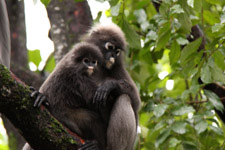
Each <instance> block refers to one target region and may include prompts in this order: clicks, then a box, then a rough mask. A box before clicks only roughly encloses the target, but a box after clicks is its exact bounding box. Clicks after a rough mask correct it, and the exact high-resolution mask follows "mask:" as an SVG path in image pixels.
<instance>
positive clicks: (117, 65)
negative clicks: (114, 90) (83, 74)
mask: <svg viewBox="0 0 225 150" xmlns="http://www.w3.org/2000/svg"><path fill="white" fill-rule="evenodd" d="M85 40H86V41H87V42H88V43H92V44H94V45H96V46H98V47H99V49H100V50H101V52H102V54H103V57H104V62H103V65H102V67H101V70H102V71H103V75H104V78H108V79H109V80H114V81H117V82H118V83H119V84H120V86H121V87H122V88H121V89H122V90H123V91H122V92H121V93H124V94H127V95H128V96H124V94H123V95H121V96H119V97H118V98H117V99H114V101H115V104H114V105H112V106H111V107H112V108H111V109H112V110H111V114H110V118H109V125H108V129H107V147H108V149H109V150H132V149H133V148H134V143H135V139H136V130H137V126H138V110H139V107H140V96H139V93H138V90H137V87H136V85H135V83H134V82H133V80H132V79H131V77H130V75H129V74H128V72H127V71H126V69H125V66H124V65H123V55H122V54H120V55H119V56H115V52H116V51H117V50H118V49H120V50H122V51H125V49H126V40H125V36H124V34H123V32H122V31H121V29H120V28H119V27H118V26H117V25H115V24H112V25H108V26H104V25H97V26H94V27H93V28H92V29H91V30H90V31H89V33H88V36H87V37H86V39H85ZM107 42H110V43H112V44H113V45H115V49H113V50H108V49H106V47H105V44H106V43H107ZM111 57H114V58H115V62H114V64H113V65H112V66H111V67H110V68H109V67H107V62H109V60H110V58H111ZM105 82H107V80H106V81H105ZM102 85H103V86H104V83H103V84H102ZM134 120H135V121H134ZM121 121H122V123H121ZM120 131H122V132H120Z"/></svg>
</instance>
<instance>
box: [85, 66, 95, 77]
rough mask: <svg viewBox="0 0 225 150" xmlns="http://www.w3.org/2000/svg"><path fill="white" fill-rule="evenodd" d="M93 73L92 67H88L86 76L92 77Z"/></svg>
mask: <svg viewBox="0 0 225 150" xmlns="http://www.w3.org/2000/svg"><path fill="white" fill-rule="evenodd" d="M93 72H94V67H92V66H89V67H88V69H87V73H88V75H89V76H90V75H92V74H93Z"/></svg>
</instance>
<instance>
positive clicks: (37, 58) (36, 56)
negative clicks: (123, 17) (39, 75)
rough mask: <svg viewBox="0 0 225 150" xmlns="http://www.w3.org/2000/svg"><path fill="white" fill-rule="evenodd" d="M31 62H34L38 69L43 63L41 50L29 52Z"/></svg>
mask: <svg viewBox="0 0 225 150" xmlns="http://www.w3.org/2000/svg"><path fill="white" fill-rule="evenodd" d="M28 57H29V62H30V61H31V62H33V63H34V64H35V65H36V66H37V67H38V66H39V64H40V62H41V55H40V50H32V51H31V50H28Z"/></svg>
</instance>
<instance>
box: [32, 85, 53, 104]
mask: <svg viewBox="0 0 225 150" xmlns="http://www.w3.org/2000/svg"><path fill="white" fill-rule="evenodd" d="M30 90H31V91H32V93H31V95H30V96H31V97H35V98H36V99H35V101H34V105H33V106H34V107H38V108H39V107H40V106H41V104H43V105H45V106H49V103H48V101H47V97H46V96H45V95H43V94H42V93H40V92H38V91H36V90H35V89H34V88H33V87H30Z"/></svg>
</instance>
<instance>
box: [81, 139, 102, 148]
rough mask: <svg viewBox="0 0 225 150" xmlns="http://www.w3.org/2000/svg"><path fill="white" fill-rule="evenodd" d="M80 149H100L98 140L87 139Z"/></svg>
mask: <svg viewBox="0 0 225 150" xmlns="http://www.w3.org/2000/svg"><path fill="white" fill-rule="evenodd" d="M79 150H100V149H99V147H98V143H97V142H96V141H87V142H86V143H85V144H84V145H82V146H81V147H80V148H79Z"/></svg>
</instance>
